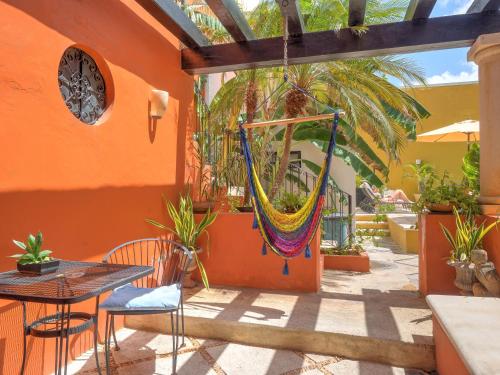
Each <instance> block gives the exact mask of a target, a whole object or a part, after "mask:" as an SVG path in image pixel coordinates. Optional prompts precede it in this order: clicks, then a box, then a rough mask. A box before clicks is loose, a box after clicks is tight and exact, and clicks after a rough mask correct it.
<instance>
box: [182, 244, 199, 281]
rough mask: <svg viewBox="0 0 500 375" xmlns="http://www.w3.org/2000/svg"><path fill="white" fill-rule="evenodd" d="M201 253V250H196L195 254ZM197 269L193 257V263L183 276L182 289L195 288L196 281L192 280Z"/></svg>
mask: <svg viewBox="0 0 500 375" xmlns="http://www.w3.org/2000/svg"><path fill="white" fill-rule="evenodd" d="M202 252H203V249H197V250H196V254H197V255H200V254H201V253H202ZM197 268H198V264H197V263H196V260H195V259H194V256H193V261H192V262H191V264H190V265H189V267H188V268H187V269H186V273H185V274H184V283H183V285H184V287H185V288H194V287H195V286H196V281H194V280H193V272H194V271H196V269H197Z"/></svg>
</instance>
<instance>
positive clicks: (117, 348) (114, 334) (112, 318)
mask: <svg viewBox="0 0 500 375" xmlns="http://www.w3.org/2000/svg"><path fill="white" fill-rule="evenodd" d="M111 332H112V333H113V341H114V342H115V351H118V350H120V347H119V346H118V340H116V333H115V316H114V315H112V316H111Z"/></svg>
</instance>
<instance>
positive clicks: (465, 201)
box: [413, 172, 479, 213]
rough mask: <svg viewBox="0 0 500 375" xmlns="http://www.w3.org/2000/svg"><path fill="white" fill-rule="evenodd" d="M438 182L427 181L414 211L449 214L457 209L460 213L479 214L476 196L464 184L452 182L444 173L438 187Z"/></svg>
mask: <svg viewBox="0 0 500 375" xmlns="http://www.w3.org/2000/svg"><path fill="white" fill-rule="evenodd" d="M436 181H438V180H437V179H429V180H427V181H426V184H425V187H424V190H423V191H422V195H421V197H420V199H419V200H418V202H416V203H415V205H414V207H413V209H414V211H416V212H417V213H421V212H423V211H424V210H429V211H431V212H441V213H449V212H453V209H454V208H457V209H458V210H459V211H464V212H466V211H467V212H469V211H472V212H474V213H477V212H478V209H479V207H478V205H477V200H476V198H477V197H476V194H475V193H474V192H473V191H471V190H470V189H468V188H467V186H465V185H464V184H463V183H462V184H458V183H456V182H454V181H451V180H450V178H449V174H448V173H447V172H444V173H443V176H442V177H441V179H439V183H438V184H437V185H436Z"/></svg>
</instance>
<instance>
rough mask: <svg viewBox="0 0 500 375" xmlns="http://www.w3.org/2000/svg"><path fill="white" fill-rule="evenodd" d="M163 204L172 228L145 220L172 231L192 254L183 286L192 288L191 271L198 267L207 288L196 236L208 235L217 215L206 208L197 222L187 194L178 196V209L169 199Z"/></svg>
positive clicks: (206, 279) (206, 278)
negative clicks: (191, 262)
mask: <svg viewBox="0 0 500 375" xmlns="http://www.w3.org/2000/svg"><path fill="white" fill-rule="evenodd" d="M165 205H166V206H167V212H168V215H169V216H170V218H171V219H172V221H173V222H174V228H170V227H167V226H166V225H164V224H162V223H159V222H158V221H156V220H152V219H146V222H148V223H150V224H152V225H154V226H156V227H157V228H160V229H165V230H168V231H169V232H171V233H173V234H174V235H175V236H176V237H177V240H178V241H179V242H180V243H181V244H183V245H184V246H185V247H186V248H187V249H189V250H190V251H191V253H192V254H193V257H194V260H195V262H194V263H193V264H191V266H190V267H189V268H188V269H187V272H186V275H185V278H184V286H186V287H188V288H189V287H191V288H192V287H194V286H195V285H196V283H195V281H194V280H193V279H192V277H191V275H192V273H193V271H194V270H196V268H198V270H199V271H200V275H201V279H202V281H203V285H204V286H205V288H207V289H208V288H209V284H208V277H207V273H206V271H205V267H203V263H202V262H201V260H200V258H199V254H200V253H201V252H202V251H203V250H202V249H201V248H200V247H199V246H198V238H199V237H200V236H201V235H202V234H203V233H206V234H207V235H208V233H207V231H206V230H207V227H208V226H209V225H211V224H212V223H213V222H214V220H215V218H216V217H217V213H211V212H210V210H208V212H207V213H206V214H204V215H203V217H202V219H201V220H200V221H199V223H197V222H196V221H195V218H194V212H193V202H192V200H191V198H190V197H189V195H186V196H185V197H183V196H182V195H181V196H180V201H179V209H176V208H175V206H174V205H173V204H172V202H170V201H166V200H165ZM208 250H209V249H208V246H207V251H208Z"/></svg>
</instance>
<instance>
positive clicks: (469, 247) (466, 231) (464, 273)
mask: <svg viewBox="0 0 500 375" xmlns="http://www.w3.org/2000/svg"><path fill="white" fill-rule="evenodd" d="M453 212H454V214H455V223H456V227H457V229H456V233H455V236H452V234H451V232H450V230H449V229H448V228H446V227H445V226H444V225H443V224H441V228H442V230H443V233H444V235H445V237H446V239H447V240H448V242H449V243H450V245H451V254H450V258H449V260H448V265H449V266H451V267H454V268H455V272H456V278H455V286H456V287H457V288H459V289H460V290H461V291H462V293H463V294H470V293H471V291H472V285H473V284H474V280H475V276H474V265H473V263H472V256H473V254H474V251H475V250H481V245H482V240H483V238H484V236H485V235H486V234H487V233H488V232H489V231H490V230H492V229H493V228H494V227H495V226H496V225H497V223H498V221H496V222H494V223H492V224H490V225H488V226H487V227H485V221H483V222H482V223H481V225H478V224H477V223H476V221H475V216H474V214H472V213H471V212H468V213H467V214H466V215H464V218H462V216H461V215H460V213H459V211H458V209H457V208H454V209H453Z"/></svg>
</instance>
